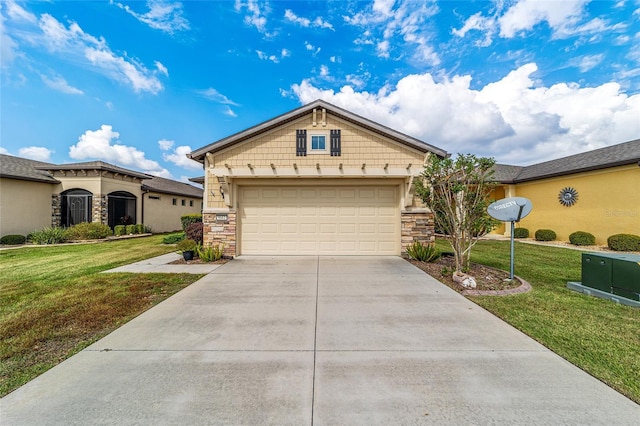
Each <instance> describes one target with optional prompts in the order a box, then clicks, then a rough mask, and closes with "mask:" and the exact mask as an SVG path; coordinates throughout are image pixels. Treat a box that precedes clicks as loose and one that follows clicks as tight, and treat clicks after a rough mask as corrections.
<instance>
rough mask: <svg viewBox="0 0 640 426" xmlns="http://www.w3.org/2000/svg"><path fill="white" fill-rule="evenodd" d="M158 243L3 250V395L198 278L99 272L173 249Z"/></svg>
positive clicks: (0, 318)
mask: <svg viewBox="0 0 640 426" xmlns="http://www.w3.org/2000/svg"><path fill="white" fill-rule="evenodd" d="M161 242H162V236H153V237H145V238H135V239H128V240H119V241H113V242H105V243H99V244H82V245H60V246H54V247H26V248H21V249H14V250H3V251H0V277H1V278H0V396H4V395H6V394H7V393H9V392H11V391H12V390H13V389H15V388H17V387H19V386H21V385H22V384H24V383H26V382H28V381H29V380H31V379H33V378H34V377H36V376H38V375H39V374H42V373H43V372H45V371H46V370H48V369H49V368H51V367H53V366H54V365H56V364H58V363H59V362H61V361H63V360H64V359H66V358H68V357H69V356H71V355H73V354H74V353H76V352H78V351H80V350H81V349H83V348H85V347H87V346H88V345H89V344H91V343H93V342H95V341H96V340H98V339H99V338H100V337H102V336H104V335H106V334H108V333H109V332H111V331H113V330H114V329H116V328H117V327H119V326H120V325H122V324H124V323H125V322H127V321H129V320H130V319H132V318H134V317H135V316H137V315H139V314H140V313H142V312H144V311H145V310H147V309H149V308H150V307H152V306H153V305H155V304H157V303H159V302H161V301H162V300H164V299H166V298H167V297H169V296H171V295H172V294H175V293H176V292H178V291H179V290H181V289H183V288H184V287H186V286H188V285H189V284H191V283H192V282H194V281H195V280H197V279H198V278H200V277H201V275H191V274H124V273H123V274H100V273H99V272H101V271H105V270H107V269H111V268H115V267H117V266H121V265H125V264H128V263H132V262H136V261H138V260H142V259H146V258H150V257H154V256H158V255H161V254H164V253H168V252H171V251H174V250H175V248H174V247H172V246H163V245H162V244H161Z"/></svg>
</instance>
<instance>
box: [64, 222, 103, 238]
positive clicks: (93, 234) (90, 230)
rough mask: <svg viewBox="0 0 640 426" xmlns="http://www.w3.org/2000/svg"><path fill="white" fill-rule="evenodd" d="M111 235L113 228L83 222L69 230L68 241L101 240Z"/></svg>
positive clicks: (96, 223)
mask: <svg viewBox="0 0 640 426" xmlns="http://www.w3.org/2000/svg"><path fill="white" fill-rule="evenodd" d="M110 235H111V228H109V226H108V225H105V224H103V223H98V222H82V223H79V224H77V225H73V226H72V227H70V228H67V239H68V240H101V239H103V238H106V237H108V236H110Z"/></svg>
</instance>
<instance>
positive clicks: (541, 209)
mask: <svg viewBox="0 0 640 426" xmlns="http://www.w3.org/2000/svg"><path fill="white" fill-rule="evenodd" d="M565 187H571V188H574V189H575V190H576V191H577V192H578V201H577V203H575V204H574V205H573V206H571V207H565V206H563V205H562V204H560V202H559V201H558V194H559V193H560V191H561V190H562V189H563V188H565ZM639 188H640V167H638V166H637V165H635V164H634V165H629V166H620V167H614V168H609V169H605V170H598V171H593V172H585V173H579V174H575V175H569V176H561V177H555V178H549V179H543V180H539V181H533V182H525V183H519V184H517V185H516V191H515V192H516V194H515V196H518V197H526V198H528V199H530V200H531V201H532V203H533V210H532V212H531V214H530V215H529V216H527V217H526V218H525V219H523V220H522V221H521V222H520V226H521V227H524V228H527V229H529V232H530V233H531V236H532V237H533V234H534V233H535V231H536V230H538V229H552V230H553V231H555V232H556V234H557V235H558V240H560V241H568V240H569V235H570V234H571V233H573V232H575V231H586V232H590V233H592V234H593V235H594V236H595V237H596V242H597V243H598V244H606V243H607V238H608V237H609V236H611V235H613V234H619V233H631V234H636V235H640V190H639Z"/></svg>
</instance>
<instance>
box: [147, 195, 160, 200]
mask: <svg viewBox="0 0 640 426" xmlns="http://www.w3.org/2000/svg"><path fill="white" fill-rule="evenodd" d="M149 199H150V200H159V199H160V197H158V196H157V195H149Z"/></svg>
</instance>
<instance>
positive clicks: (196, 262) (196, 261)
mask: <svg viewBox="0 0 640 426" xmlns="http://www.w3.org/2000/svg"><path fill="white" fill-rule="evenodd" d="M228 261H229V259H220V260H216V261H215V262H205V261H204V260H202V259H200V258H197V257H196V258H194V259H192V260H184V259H183V258H180V259H178V260H174V261H173V262H169V265H205V264H207V263H210V264H212V265H224V264H225V263H227V262H228Z"/></svg>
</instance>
